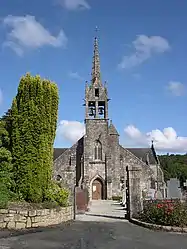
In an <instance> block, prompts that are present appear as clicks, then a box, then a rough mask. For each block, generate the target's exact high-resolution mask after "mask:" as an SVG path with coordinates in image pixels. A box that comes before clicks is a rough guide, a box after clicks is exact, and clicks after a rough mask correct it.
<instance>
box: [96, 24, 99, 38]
mask: <svg viewBox="0 0 187 249" xmlns="http://www.w3.org/2000/svg"><path fill="white" fill-rule="evenodd" d="M98 31H99V29H98V27H97V26H95V39H97V35H98Z"/></svg>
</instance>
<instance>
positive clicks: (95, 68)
mask: <svg viewBox="0 0 187 249" xmlns="http://www.w3.org/2000/svg"><path fill="white" fill-rule="evenodd" d="M96 31H97V28H96ZM92 84H93V85H98V86H101V71H100V59H99V48H98V38H97V36H95V39H94V55H93V62H92Z"/></svg>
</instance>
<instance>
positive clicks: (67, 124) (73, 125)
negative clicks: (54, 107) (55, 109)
mask: <svg viewBox="0 0 187 249" xmlns="http://www.w3.org/2000/svg"><path fill="white" fill-rule="evenodd" d="M84 134H85V125H84V123H81V122H78V121H68V120H61V121H60V122H59V125H58V127H57V136H58V138H59V139H60V138H62V139H64V140H67V141H70V142H72V143H75V142H76V141H78V140H79V139H80V138H81V137H82V136H83V135H84Z"/></svg>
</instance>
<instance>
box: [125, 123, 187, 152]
mask: <svg viewBox="0 0 187 249" xmlns="http://www.w3.org/2000/svg"><path fill="white" fill-rule="evenodd" d="M124 132H125V134H126V135H127V136H128V137H129V139H130V141H131V142H132V144H133V145H134V146H150V144H151V141H152V140H153V141H154V144H155V148H156V149H157V150H158V151H162V152H178V153H186V152H187V137H178V136H177V133H176V131H175V130H174V129H173V128H172V127H168V128H164V129H163V131H161V130H159V129H155V130H152V131H150V132H147V133H142V132H141V131H140V130H139V129H138V128H136V127H135V126H133V125H129V126H127V127H126V128H125V129H124Z"/></svg>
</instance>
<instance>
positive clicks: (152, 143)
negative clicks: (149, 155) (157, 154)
mask: <svg viewBox="0 0 187 249" xmlns="http://www.w3.org/2000/svg"><path fill="white" fill-rule="evenodd" d="M151 147H152V148H154V140H153V139H152V140H151Z"/></svg>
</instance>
